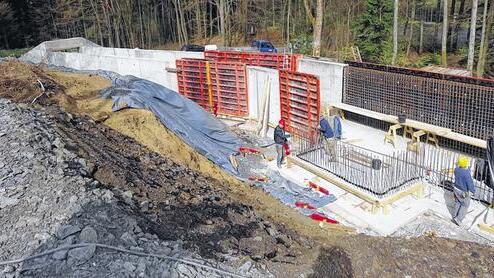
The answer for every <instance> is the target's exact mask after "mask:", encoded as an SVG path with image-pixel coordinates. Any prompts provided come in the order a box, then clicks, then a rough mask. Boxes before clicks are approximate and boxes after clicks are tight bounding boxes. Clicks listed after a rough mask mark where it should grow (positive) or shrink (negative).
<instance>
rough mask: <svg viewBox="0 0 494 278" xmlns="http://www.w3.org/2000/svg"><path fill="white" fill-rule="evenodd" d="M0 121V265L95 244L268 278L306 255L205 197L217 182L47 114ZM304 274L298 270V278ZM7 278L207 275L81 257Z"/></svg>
mask: <svg viewBox="0 0 494 278" xmlns="http://www.w3.org/2000/svg"><path fill="white" fill-rule="evenodd" d="M0 111H2V114H1V116H0V126H1V128H0V153H2V156H1V158H0V169H1V170H0V176H1V177H2V178H1V186H0V209H1V213H2V218H1V219H0V227H2V234H1V241H0V242H1V243H0V254H1V255H0V259H1V260H7V259H11V258H20V257H22V256H26V255H29V254H37V253H40V252H43V251H45V250H47V249H53V248H58V247H60V246H64V245H70V244H78V243H84V242H86V243H104V244H108V245H111V246H117V247H120V248H124V249H128V250H131V251H137V252H144V253H152V254H159V255H165V256H174V257H179V258H192V259H202V260H208V261H209V262H212V263H210V264H213V265H214V266H215V267H219V268H221V269H227V270H230V271H232V272H235V273H240V274H242V275H248V276H270V275H272V274H276V273H277V271H279V270H280V268H279V266H277V265H280V264H281V265H283V264H287V263H289V264H298V263H299V262H297V261H299V260H298V259H297V257H299V255H300V250H301V249H303V248H305V247H303V248H302V247H301V246H310V245H311V244H312V243H311V242H310V241H309V240H307V239H304V238H301V237H299V236H298V235H297V234H296V233H293V232H291V231H289V230H286V229H284V228H283V227H282V226H280V225H278V224H276V223H271V222H269V221H266V220H264V219H262V218H261V217H259V216H258V215H257V214H256V213H255V211H253V210H252V208H250V207H249V206H247V205H244V204H241V203H237V202H234V201H232V200H231V199H230V198H229V197H228V196H227V195H226V194H225V193H223V192H221V190H218V189H216V188H215V183H217V181H214V180H210V179H207V178H204V177H203V176H201V175H199V174H198V173H196V172H193V171H191V170H189V169H186V168H184V167H182V166H180V165H177V164H175V163H173V162H171V161H170V160H167V159H166V158H163V157H161V156H159V155H157V154H155V153H152V152H149V151H147V150H146V149H144V148H143V147H141V146H140V145H139V144H136V143H135V142H134V141H133V140H131V139H129V138H126V137H124V136H122V135H120V134H117V133H116V132H113V131H111V130H109V129H108V128H106V127H104V126H97V125H96V124H95V123H94V122H92V121H91V120H89V119H81V118H76V117H73V116H72V115H70V114H67V113H65V112H62V111H58V110H53V109H52V110H51V111H50V113H51V114H50V115H47V114H45V113H43V112H39V111H36V110H32V109H29V108H22V107H19V106H17V105H15V104H12V103H9V102H7V101H5V100H0ZM270 267H272V268H273V270H270V269H269V268H270ZM277 267H278V270H276V269H277ZM309 269H310V268H308V267H307V266H305V267H304V266H302V265H301V270H302V271H301V273H302V272H304V271H308V270H309ZM307 273H309V272H307ZM18 274H23V275H26V276H46V277H53V276H57V275H62V276H67V275H68V274H69V275H70V276H73V277H81V276H95V275H101V276H115V277H120V276H141V277H142V276H147V277H157V276H161V277H163V276H165V277H167V276H168V275H171V276H173V275H178V276H181V277H182V276H184V277H195V276H197V275H200V276H210V275H213V274H214V272H211V271H206V270H202V269H200V268H197V267H189V266H187V265H185V264H181V263H176V262H170V261H166V260H160V259H156V258H155V259H150V258H146V257H139V256H133V255H130V254H127V253H122V252H114V251H112V250H106V249H103V248H95V247H94V246H89V247H82V248H76V249H67V250H63V251H59V252H56V253H54V254H52V255H50V256H45V257H41V258H38V259H36V260H31V261H27V262H25V263H24V264H21V265H14V267H12V265H9V266H7V267H6V268H5V269H4V275H5V276H7V277H8V276H14V275H18ZM278 274H279V273H278Z"/></svg>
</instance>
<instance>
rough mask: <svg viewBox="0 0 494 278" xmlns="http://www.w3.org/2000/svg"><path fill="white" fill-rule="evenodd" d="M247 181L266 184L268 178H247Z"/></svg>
mask: <svg viewBox="0 0 494 278" xmlns="http://www.w3.org/2000/svg"><path fill="white" fill-rule="evenodd" d="M249 180H250V181H259V182H267V181H268V178H266V177H254V176H252V177H249Z"/></svg>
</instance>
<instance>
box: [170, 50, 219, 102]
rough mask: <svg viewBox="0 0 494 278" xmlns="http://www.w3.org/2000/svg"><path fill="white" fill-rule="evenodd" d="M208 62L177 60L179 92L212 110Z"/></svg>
mask: <svg viewBox="0 0 494 278" xmlns="http://www.w3.org/2000/svg"><path fill="white" fill-rule="evenodd" d="M206 62H207V61H206V60H202V59H181V60H176V67H177V81H178V92H179V93H180V94H182V95H184V96H185V97H187V98H188V99H190V100H192V101H194V102H195V103H197V104H199V105H200V106H201V107H202V108H204V109H206V110H210V109H211V108H212V107H210V104H209V94H208V82H207V73H206Z"/></svg>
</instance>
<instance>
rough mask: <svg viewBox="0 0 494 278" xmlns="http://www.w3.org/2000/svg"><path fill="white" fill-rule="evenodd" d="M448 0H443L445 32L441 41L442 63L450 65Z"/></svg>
mask: <svg viewBox="0 0 494 278" xmlns="http://www.w3.org/2000/svg"><path fill="white" fill-rule="evenodd" d="M447 44H448V0H443V34H442V41H441V65H442V66H444V67H446V66H447V65H448V50H447Z"/></svg>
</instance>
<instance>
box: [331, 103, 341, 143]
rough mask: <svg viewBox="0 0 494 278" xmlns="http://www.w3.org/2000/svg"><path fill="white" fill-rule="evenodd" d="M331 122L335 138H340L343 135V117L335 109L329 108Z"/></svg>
mask: <svg viewBox="0 0 494 278" xmlns="http://www.w3.org/2000/svg"><path fill="white" fill-rule="evenodd" d="M328 120H329V121H328V122H329V124H330V125H331V129H332V130H333V134H334V137H335V139H337V140H340V139H341V136H342V127H341V118H340V116H339V115H338V113H337V112H336V110H335V109H331V110H329V119H328Z"/></svg>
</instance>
